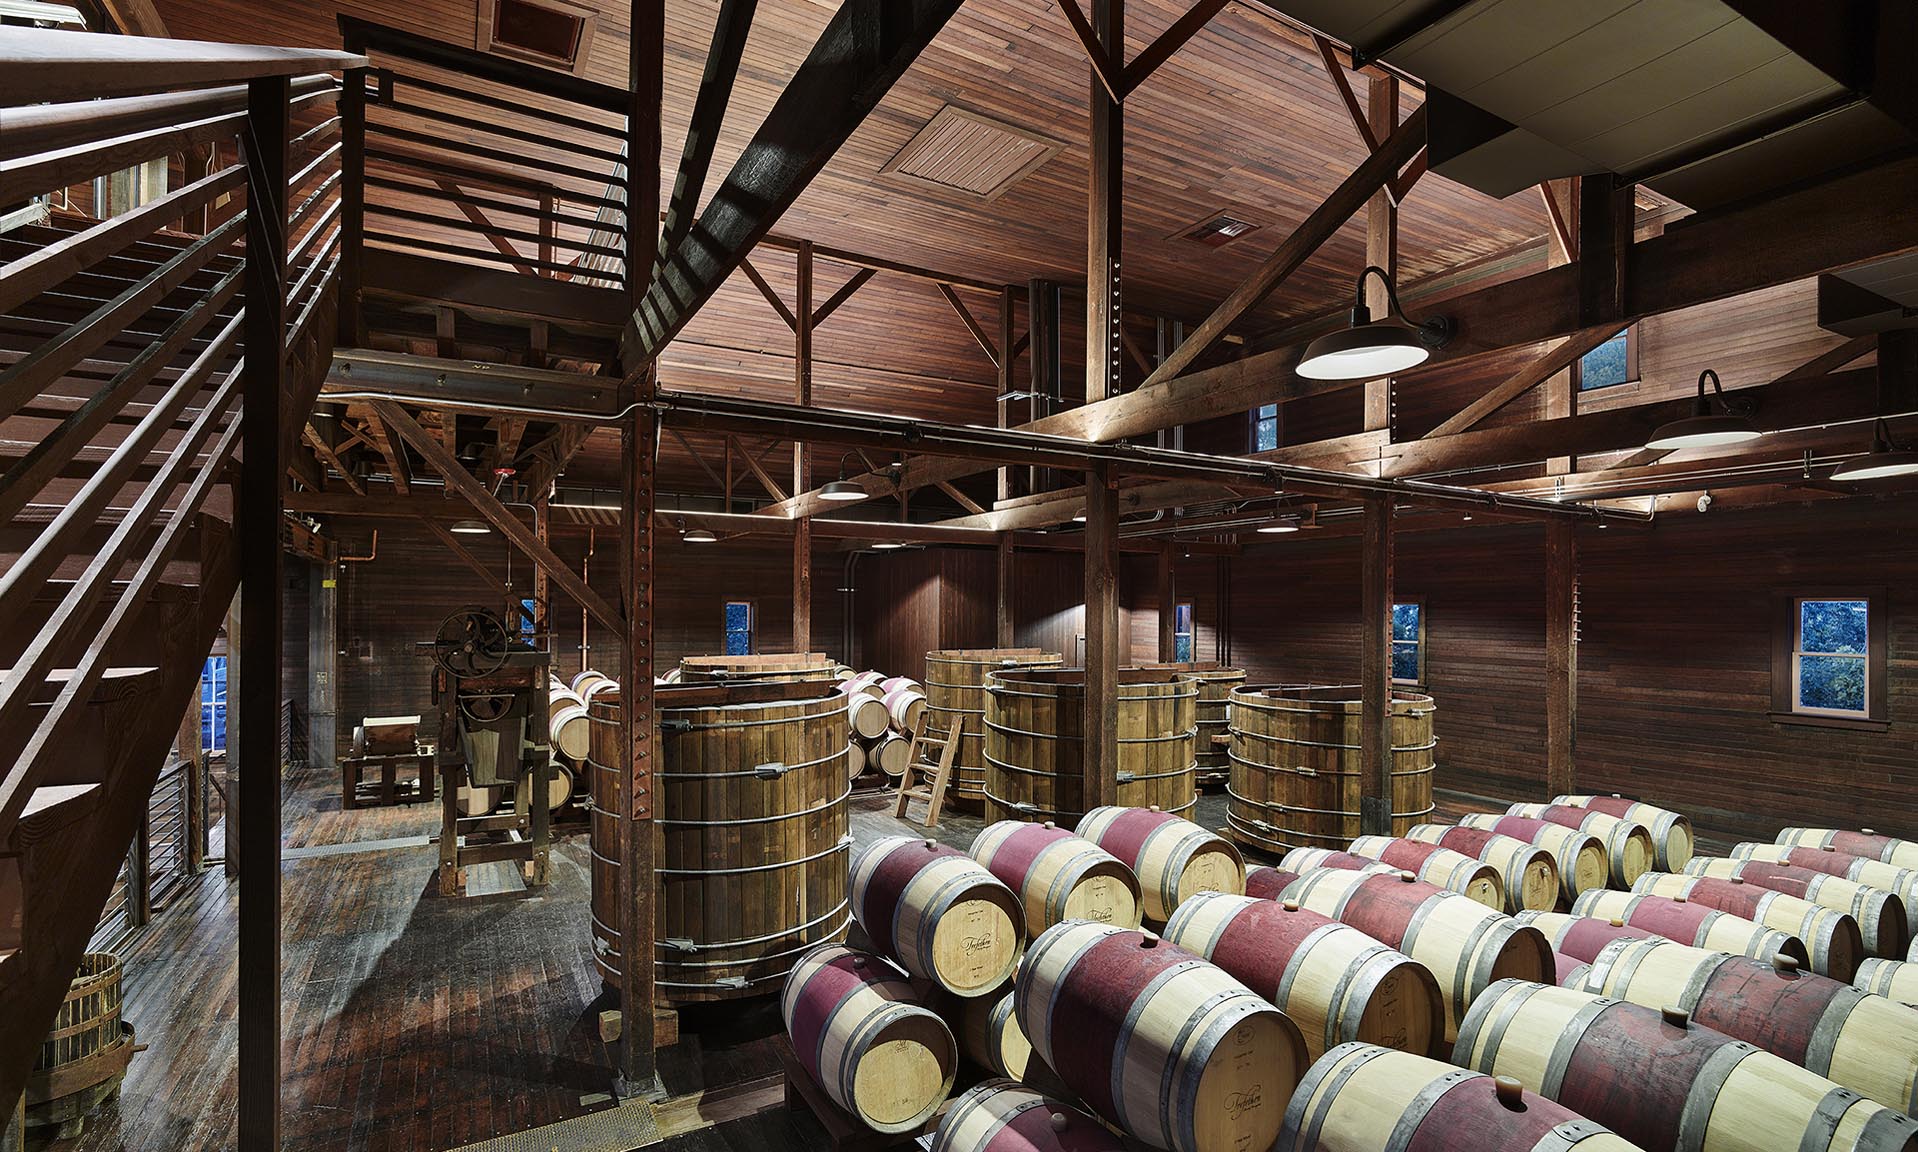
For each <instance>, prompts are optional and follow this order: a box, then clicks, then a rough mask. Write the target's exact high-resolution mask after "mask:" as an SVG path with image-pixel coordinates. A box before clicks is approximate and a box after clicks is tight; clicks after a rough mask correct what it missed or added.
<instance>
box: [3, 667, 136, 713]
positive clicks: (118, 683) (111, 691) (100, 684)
mask: <svg viewBox="0 0 1918 1152" xmlns="http://www.w3.org/2000/svg"><path fill="white" fill-rule="evenodd" d="M11 671H12V669H11V668H7V669H0V673H4V672H11ZM159 677H160V669H159V668H157V667H155V666H152V665H141V664H135V665H128V666H126V667H121V668H108V669H107V670H106V671H104V672H102V673H100V678H99V680H98V681H97V682H96V683H95V684H94V686H93V695H92V696H91V697H89V700H91V701H94V702H99V701H105V700H123V699H125V698H127V697H129V696H133V695H135V694H137V693H140V692H144V691H146V690H147V689H149V688H151V687H152V686H153V683H154V682H155V681H156V680H158V679H159ZM72 678H73V669H71V668H55V669H53V670H52V671H50V672H48V673H47V678H46V679H45V680H44V681H42V682H41V684H40V687H39V689H38V690H36V691H35V692H34V694H33V699H34V702H35V703H37V704H47V703H51V702H52V701H53V698H54V697H55V696H57V695H59V693H60V689H61V688H62V687H64V686H65V685H66V682H67V681H68V680H70V679H72Z"/></svg>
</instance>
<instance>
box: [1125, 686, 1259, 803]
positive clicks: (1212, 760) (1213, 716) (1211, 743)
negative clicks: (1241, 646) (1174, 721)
mask: <svg viewBox="0 0 1918 1152" xmlns="http://www.w3.org/2000/svg"><path fill="white" fill-rule="evenodd" d="M1140 667H1142V668H1150V669H1155V670H1158V671H1170V672H1177V673H1179V674H1180V675H1183V676H1189V677H1191V678H1192V679H1193V680H1195V681H1197V682H1198V685H1199V700H1198V704H1197V706H1196V708H1195V709H1194V714H1195V717H1196V719H1195V721H1194V723H1195V726H1196V727H1197V728H1198V730H1199V731H1198V737H1197V739H1196V740H1195V741H1194V743H1193V759H1195V760H1196V761H1198V765H1199V772H1198V775H1199V782H1200V783H1201V784H1224V783H1226V781H1227V779H1228V777H1229V776H1230V775H1231V768H1232V758H1231V757H1230V756H1228V755H1227V754H1226V746H1227V745H1228V744H1229V743H1230V740H1231V731H1232V723H1231V714H1232V704H1231V697H1232V692H1233V690H1234V689H1235V688H1237V687H1239V685H1241V684H1244V683H1245V669H1243V668H1227V667H1225V666H1223V665H1221V664H1219V663H1218V662H1217V661H1216V660H1188V661H1182V662H1179V663H1169V664H1168V663H1159V664H1142V665H1140Z"/></svg>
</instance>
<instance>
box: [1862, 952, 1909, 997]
mask: <svg viewBox="0 0 1918 1152" xmlns="http://www.w3.org/2000/svg"><path fill="white" fill-rule="evenodd" d="M1851 986H1852V987H1854V988H1857V989H1859V990H1861V991H1864V992H1870V993H1872V994H1873V995H1877V996H1884V997H1886V998H1888V999H1891V1000H1895V1001H1897V1002H1898V1003H1900V1004H1918V964H1913V963H1912V962H1911V961H1909V960H1884V959H1880V958H1878V957H1876V956H1874V957H1872V958H1871V959H1869V960H1866V961H1864V962H1863V963H1861V964H1859V965H1858V972H1857V974H1856V975H1854V976H1853V977H1852V978H1851Z"/></svg>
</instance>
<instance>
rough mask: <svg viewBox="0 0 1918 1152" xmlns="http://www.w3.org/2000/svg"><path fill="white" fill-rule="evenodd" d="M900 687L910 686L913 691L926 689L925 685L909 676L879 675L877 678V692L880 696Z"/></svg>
mask: <svg viewBox="0 0 1918 1152" xmlns="http://www.w3.org/2000/svg"><path fill="white" fill-rule="evenodd" d="M900 688H911V689H912V690H913V691H915V692H924V691H925V690H926V686H925V685H924V684H923V683H921V682H920V681H918V680H914V679H913V678H912V677H910V676H881V677H880V678H879V694H880V695H881V696H883V695H885V694H886V693H888V692H892V691H895V690H897V689H900Z"/></svg>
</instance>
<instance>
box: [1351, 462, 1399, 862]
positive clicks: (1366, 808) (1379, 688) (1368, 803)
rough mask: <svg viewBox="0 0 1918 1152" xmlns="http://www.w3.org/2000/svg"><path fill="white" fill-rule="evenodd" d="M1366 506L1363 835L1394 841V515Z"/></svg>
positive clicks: (1362, 553)
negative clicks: (1385, 837)
mask: <svg viewBox="0 0 1918 1152" xmlns="http://www.w3.org/2000/svg"><path fill="white" fill-rule="evenodd" d="M1393 510H1394V509H1393V502H1392V498H1391V497H1390V496H1376V497H1371V498H1369V499H1367V500H1366V501H1365V513H1364V517H1365V518H1364V524H1363V526H1362V528H1361V529H1360V538H1359V567H1360V571H1359V832H1360V833H1361V834H1362V835H1366V836H1390V835H1392V834H1393V833H1392V759H1393V758H1392V515H1393Z"/></svg>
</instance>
